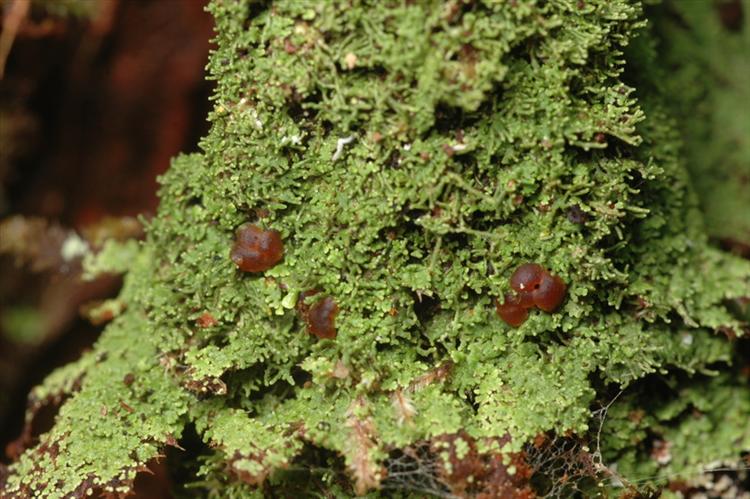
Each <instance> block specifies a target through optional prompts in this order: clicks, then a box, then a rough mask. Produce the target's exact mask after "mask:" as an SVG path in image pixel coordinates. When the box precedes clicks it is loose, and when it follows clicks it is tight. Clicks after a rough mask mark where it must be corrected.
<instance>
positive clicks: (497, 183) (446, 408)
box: [3, 0, 750, 497]
mask: <svg viewBox="0 0 750 499" xmlns="http://www.w3.org/2000/svg"><path fill="white" fill-rule="evenodd" d="M210 10H211V12H212V13H213V15H214V16H215V19H216V26H217V37H216V43H217V49H216V50H215V52H214V53H213V54H212V56H211V60H210V63H209V73H210V78H211V79H212V80H215V81H216V85H217V88H216V92H215V94H214V97H213V101H214V109H213V111H212V113H211V115H210V119H211V121H212V123H213V126H212V129H211V131H210V133H209V135H208V136H207V137H206V138H205V139H204V140H203V141H202V148H203V152H202V153H201V154H193V155H184V156H181V157H178V158H176V159H175V160H174V162H173V164H172V167H171V168H170V170H169V172H168V173H167V174H166V175H165V176H164V177H163V178H162V179H161V184H162V188H161V192H160V196H161V205H160V208H159V212H158V214H157V216H156V217H155V218H153V219H152V220H150V221H149V222H148V230H147V238H146V241H145V242H144V243H143V245H142V246H141V247H140V249H139V250H138V251H137V252H133V251H132V248H126V251H118V250H117V249H116V247H110V248H109V250H108V251H107V252H103V253H101V255H100V256H99V258H98V259H96V260H95V261H92V262H89V269H90V270H91V271H92V272H93V271H94V270H96V271H103V270H106V269H108V268H112V269H120V270H121V269H122V268H123V265H122V261H121V260H120V259H119V257H118V255H130V260H129V261H128V265H127V266H128V272H127V274H126V276H125V286H124V289H123V291H122V293H121V296H120V297H119V299H118V300H119V302H120V303H121V304H122V306H120V307H118V308H117V310H119V311H121V312H120V315H119V316H118V317H116V318H115V319H114V320H113V322H112V323H111V324H110V325H109V326H108V327H107V328H106V330H105V331H104V332H103V333H102V336H101V338H100V339H99V341H98V342H97V343H96V345H95V347H94V349H93V351H92V352H90V353H88V354H86V355H85V356H84V357H83V358H82V359H81V360H80V361H79V362H78V363H76V364H73V365H71V366H68V367H66V368H63V370H61V371H58V372H56V373H55V374H53V375H52V376H51V377H50V378H49V379H48V380H47V381H46V382H45V383H44V384H43V385H41V386H40V387H38V388H37V389H36V390H35V391H34V392H33V393H32V402H34V403H32V405H31V407H32V409H31V410H30V412H29V418H30V419H31V418H33V407H35V406H37V405H38V404H39V403H43V401H44V400H50V399H57V400H59V399H62V398H65V399H66V400H65V401H64V403H63V404H62V406H61V408H60V412H59V414H58V416H57V418H56V422H55V426H54V427H53V429H52V430H51V431H49V432H48V433H45V434H43V435H42V436H41V437H40V441H39V443H38V444H37V445H35V446H33V447H31V448H29V449H27V450H26V451H25V453H24V454H23V455H22V456H21V457H20V459H19V460H18V461H17V462H15V463H14V464H12V465H11V466H10V467H9V468H8V470H7V472H6V477H5V478H4V479H3V480H4V487H5V491H6V493H7V494H9V495H11V496H13V495H19V496H23V495H28V494H31V495H34V496H40V497H41V496H63V495H66V494H72V493H76V492H78V493H81V492H86V491H88V490H91V491H95V490H106V491H114V492H126V491H127V490H129V488H130V487H131V486H132V480H133V478H134V476H135V475H136V473H137V472H138V471H139V470H142V469H144V468H145V467H146V466H147V464H148V463H149V462H151V461H152V460H154V459H156V458H158V457H160V456H162V455H163V454H164V452H165V449H166V448H167V447H168V446H174V445H179V441H180V438H181V436H182V435H183V432H184V431H185V430H186V428H189V429H190V431H191V432H193V431H194V432H195V433H196V434H197V436H198V438H200V439H202V441H203V442H205V444H206V445H205V446H203V447H201V449H202V451H201V452H200V453H199V454H198V455H193V456H188V458H187V459H192V460H193V461H194V462H195V463H196V464H195V466H194V468H193V469H194V470H196V473H197V476H194V477H193V480H194V483H192V484H191V485H192V488H190V489H189V490H192V491H193V493H196V494H198V495H200V496H206V495H209V496H213V497H247V496H253V495H258V496H262V495H263V493H264V492H270V491H277V492H279V491H281V492H279V493H281V494H282V495H284V492H283V491H287V492H289V491H292V490H293V491H297V492H299V493H300V494H302V493H304V494H308V495H314V494H315V493H316V491H317V492H320V491H328V492H330V493H332V494H335V495H351V494H354V493H357V494H370V495H372V496H373V497H374V496H378V495H379V494H381V493H382V491H384V490H388V491H389V492H388V493H389V494H392V492H390V491H391V490H392V489H394V488H395V489H399V490H401V492H398V493H403V494H409V493H410V492H409V490H410V489H411V490H415V491H420V490H421V491H425V490H426V491H428V492H433V493H444V494H448V493H464V492H465V493H469V492H467V491H471V493H481V492H484V493H488V494H491V493H495V494H499V493H500V492H499V491H505V490H507V486H508V484H510V483H515V482H514V480H520V479H522V478H526V479H529V478H530V476H529V475H530V474H531V473H532V472H533V471H539V472H540V473H544V470H541V471H540V470H532V471H529V467H528V466H527V465H526V464H525V463H524V462H522V460H521V457H522V456H523V455H526V454H528V455H531V454H533V449H535V448H541V447H543V446H544V445H545V444H544V441H545V438H547V437H544V438H542V437H543V436H544V435H552V434H557V435H561V436H562V435H566V436H567V437H566V438H568V439H570V441H578V442H581V445H580V449H583V450H581V451H580V452H584V451H586V452H588V450H587V449H590V451H591V452H590V454H587V456H588V457H587V458H586V459H589V461H588V464H589V465H590V466H589V468H591V470H592V471H591V473H590V474H591V475H592V476H594V477H595V478H600V477H601V476H605V475H606V476H607V477H612V475H613V474H614V472H613V471H612V470H613V469H614V467H613V466H612V465H614V464H615V463H616V462H618V460H621V461H622V465H620V468H619V469H620V470H621V472H622V473H621V474H622V476H621V477H618V479H617V480H616V481H614V480H610V481H609V482H607V484H608V486H609V487H616V486H621V485H623V484H628V483H630V482H629V480H628V475H627V474H628V473H631V472H632V473H633V474H637V473H640V472H643V471H644V470H646V472H647V473H649V476H652V477H653V479H652V480H651V482H652V483H654V484H658V483H659V475H660V474H661V475H663V476H665V475H666V474H667V473H680V472H683V471H685V470H686V469H688V467H690V466H693V465H695V464H696V463H708V462H710V461H713V460H715V459H719V458H720V459H728V458H730V457H731V456H734V457H736V458H739V455H740V452H741V451H742V450H743V449H744V450H747V449H748V448H750V440H749V437H748V434H747V428H746V427H743V425H742V424H741V421H743V420H744V421H747V418H748V417H750V404H748V403H742V404H740V405H736V406H732V408H731V410H730V409H727V410H723V409H721V407H723V406H722V405H721V404H720V403H719V402H716V403H715V404H714V402H711V400H709V399H711V397H712V396H711V395H708V394H707V393H706V392H705V390H704V389H703V388H702V387H703V386H704V385H706V386H708V385H710V386H712V387H715V388H716V393H717V395H716V396H717V397H720V396H725V395H727V394H729V393H730V392H731V393H735V392H736V394H737V396H738V397H740V398H742V397H744V399H743V400H745V399H747V397H748V389H747V387H746V385H745V386H742V385H741V384H740V383H739V381H737V380H738V379H739V378H737V377H736V376H734V375H733V374H731V373H734V371H732V370H731V369H730V368H729V367H728V366H729V365H730V364H731V362H732V360H733V359H736V358H737V355H736V353H735V343H733V342H732V341H730V340H729V339H728V336H732V337H734V336H741V335H742V331H743V329H742V328H743V324H742V323H741V321H740V319H739V317H738V316H737V315H736V314H735V313H734V311H733V309H732V307H731V304H732V302H733V300H737V299H739V298H741V297H744V296H749V295H750V265H749V264H748V262H747V261H744V260H741V259H739V258H736V257H733V256H731V255H729V254H727V253H723V252H722V251H720V250H718V249H716V248H714V247H713V246H711V245H710V244H709V240H708V237H707V233H706V230H705V228H704V223H703V218H702V214H701V212H700V210H699V204H698V201H697V197H696V195H695V193H694V189H693V186H692V184H691V181H690V178H689V176H688V171H687V169H686V167H685V164H686V163H685V161H684V159H683V156H682V152H681V148H680V138H679V135H678V132H677V127H676V126H675V123H674V121H673V118H672V115H671V114H670V113H671V112H672V111H671V109H672V107H670V105H668V104H667V99H666V97H665V96H664V92H663V91H662V90H661V89H660V88H659V86H658V85H657V84H656V82H657V80H658V75H659V72H658V64H659V63H658V60H657V59H656V57H655V54H654V51H653V43H654V42H653V40H654V38H653V37H651V36H647V34H646V28H645V24H646V23H645V20H644V19H645V17H644V13H643V11H642V8H641V6H640V4H639V3H638V2H635V1H625V0H586V1H579V0H556V1H550V2H546V1H541V0H538V1H535V0H517V1H509V2H491V1H486V2H485V1H476V2H463V1H443V0H440V1H438V0H435V1H417V2H398V1H393V2H380V1H377V2H357V3H355V4H351V3H350V2H319V1H300V0H293V1H292V0H289V1H276V2H272V3H270V4H266V3H260V2H253V1H250V0H241V1H230V0H214V1H213V2H212V4H211V6H210ZM636 37H640V38H638V41H637V43H636V44H635V45H633V43H631V42H633V41H634V40H636ZM744 160H745V161H747V158H744ZM248 222H250V223H253V224H255V225H257V226H259V227H261V228H263V229H272V230H276V231H279V232H280V233H281V235H282V238H283V241H284V258H283V261H282V262H281V263H279V264H278V265H276V266H274V267H272V268H271V269H269V270H267V271H265V272H263V273H243V272H241V271H240V270H238V269H237V267H236V266H235V264H234V263H233V262H232V260H231V259H230V249H231V247H232V245H233V242H234V237H235V236H234V234H235V231H236V229H237V228H238V227H240V226H242V225H243V224H245V223H248ZM525 262H537V263H540V264H541V265H543V266H545V267H546V268H548V269H550V271H551V272H552V273H553V274H555V275H558V276H560V277H561V278H562V279H563V280H564V281H565V283H566V284H567V289H568V291H567V297H566V300H565V302H564V303H563V305H562V306H561V307H560V308H559V309H558V310H557V311H555V312H554V313H551V314H550V313H542V312H539V311H533V312H532V313H531V314H530V316H529V318H528V320H526V322H525V323H523V324H522V325H521V326H520V327H518V328H512V327H510V326H508V325H507V324H505V323H504V322H503V321H501V320H500V319H499V318H498V317H497V315H496V313H495V309H494V300H495V299H496V298H499V297H502V296H504V294H505V293H506V292H508V291H509V290H510V289H509V286H508V279H509V276H510V275H511V273H512V272H513V270H514V269H515V268H516V267H518V265H520V264H522V263H525ZM92 269H94V270H92ZM311 289H315V290H318V291H319V292H320V293H322V294H324V295H325V296H330V297H333V299H335V302H336V304H337V306H338V315H337V316H336V319H335V320H336V331H337V334H336V337H335V339H318V338H316V337H315V336H312V335H310V334H308V332H307V329H306V325H305V322H304V321H303V320H302V319H301V318H300V316H299V313H298V311H297V306H296V305H297V301H298V297H299V295H300V294H301V293H302V292H304V291H308V290H311ZM321 296H322V295H321ZM720 371H725V373H724V374H721V375H719V376H716V377H713V378H710V377H707V376H711V375H712V374H715V373H716V372H720ZM655 376H662V377H666V378H674V379H678V378H679V379H681V380H682V381H681V382H682V383H684V384H685V386H686V388H685V389H684V392H683V393H684V396H683V397H681V398H679V399H678V400H674V401H672V402H669V401H668V400H666V399H665V400H662V401H661V402H662V403H663V404H664V407H661V408H655V407H654V404H653V403H652V402H653V401H649V400H645V401H644V397H645V398H646V399H648V397H647V395H648V390H647V388H644V387H647V386H648V385H647V382H648V380H650V379H653V377H655ZM733 376H734V377H733ZM738 376H739V375H738ZM692 383H694V384H692ZM619 389H622V390H624V393H625V395H623V396H622V397H621V398H620V399H619V400H618V401H617V402H616V403H615V404H613V405H612V406H611V407H610V412H611V414H612V418H611V424H610V425H609V426H606V427H604V428H603V427H602V426H601V424H600V423H601V417H600V416H601V411H597V408H599V407H601V405H602V404H603V403H606V400H607V398H608V397H611V395H612V393H615V392H617V390H619ZM644 393H645V395H644ZM721 394H723V395H721ZM724 400H726V399H724ZM670 404H671V405H670ZM712 404H713V405H712ZM688 406H693V407H699V408H702V409H701V410H703V414H704V415H705V417H706V418H707V419H705V420H704V423H701V424H702V425H703V426H701V429H702V430H706V431H709V432H711V433H710V435H711V437H708V436H707V437H706V438H710V439H711V441H712V442H713V443H714V445H712V446H701V447H697V446H696V445H695V444H696V441H694V440H691V439H690V438H689V435H688V436H686V435H685V434H682V436H679V435H674V438H673V437H672V433H678V432H679V431H680V430H679V429H678V428H679V427H676V426H674V425H671V426H670V422H671V421H674V420H675V418H677V417H678V416H679V413H680V411H683V410H685V408H687V407H688ZM637 409H641V410H643V411H644V414H645V415H644V417H643V418H641V420H640V421H641V422H642V424H641V425H640V426H639V425H634V424H633V425H628V424H627V421H630V420H629V419H627V417H625V418H623V417H621V416H622V414H627V413H628V410H637ZM717 411H718V412H717ZM722 417H726V418H729V419H727V420H726V424H725V425H722V424H720V423H721V421H722V419H721V418H722ZM743 418H744V419H743ZM643 425H646V426H647V427H649V428H656V427H659V425H663V428H662V427H659V428H662V429H663V431H664V433H663V435H664V438H665V439H667V438H672V440H673V441H674V445H675V446H676V447H673V449H675V448H678V447H679V445H680V442H685V444H686V445H688V444H690V445H692V446H693V447H691V448H694V449H698V450H697V451H696V452H693V453H691V454H690V455H691V456H692V457H691V458H690V459H676V460H674V461H672V462H671V464H670V467H669V468H660V467H659V466H658V463H656V465H653V463H652V462H651V461H650V460H651V457H650V456H649V455H648V454H647V453H646V455H645V456H644V445H646V444H644V443H643V442H645V441H646V440H647V439H646V438H645V437H644V438H640V437H639V435H643V434H644V433H643V432H644V431H647V430H645V429H644V428H646V427H645V426H643ZM696 428H697V427H695V428H694V429H693V430H691V431H694V430H695V429H696ZM441 442H442V444H441ZM446 442H447V443H446ZM722 443H727V444H728V445H727V446H723V445H720V444H722ZM595 444H596V447H595V446H594V445H595ZM446 446H447V447H446ZM727 449H731V451H728V450H727ZM521 451H525V452H521ZM673 452H674V450H673ZM426 454H430V455H433V458H434V462H432V464H431V465H430V466H427V467H425V468H420V469H419V470H418V472H415V473H414V474H416V475H418V476H417V477H416V478H415V479H412V480H406V479H405V478H403V473H401V474H399V470H402V468H400V467H398V466H396V465H395V464H394V463H397V462H399V463H403V462H404V461H403V456H408V457H409V459H411V461H410V462H416V461H418V460H419V459H422V457H424V456H425V455H426ZM576 455H578V454H576ZM478 456H489V457H483V458H480V457H478ZM418 457H419V459H417V458H418ZM584 457H585V456H584ZM584 457H580V458H576V459H577V460H578V461H577V462H578V464H577V465H580V466H579V468H585V466H583V465H582V464H581V463H582V462H583V461H585V459H584ZM496 458H497V459H496ZM183 459H186V458H183ZM425 459H426V458H425ZM493 459H494V460H493ZM498 459H499V460H498ZM469 462H470V463H472V465H471V467H470V469H471V470H472V471H471V473H472V474H470V476H463V477H462V478H458V474H459V473H458V472H457V469H459V468H460V469H466V468H469V467H468V465H467V466H464V467H463V468H461V467H460V466H458V465H462V466H463V465H465V464H466V463H469ZM477 463H480V464H482V465H483V466H485V468H487V469H491V470H492V473H489V472H487V471H486V470H485V471H480V469H479V468H480V466H479V464H477ZM569 464H570V465H571V466H573V465H574V464H575V463H569ZM399 466H400V465H399ZM691 469H692V468H691ZM524 473H525V474H524ZM566 476H568V475H566ZM300 477H301V478H300ZM472 477H476V480H474V479H473V478H472ZM508 477H510V478H508ZM412 478H414V477H412ZM502 480H505V481H504V482H503V481H502ZM501 482H502V483H501ZM602 483H603V482H602ZM632 483H637V481H636V480H633V481H632ZM477 484H482V485H481V486H482V487H485V488H483V489H481V490H478V487H479V485H477ZM472 487H473V488H472ZM502 487H506V488H502ZM519 487H520V486H519ZM597 487H599V486H598V485H597V484H594V488H595V489H596V488H597ZM606 488H607V487H599V488H598V489H597V490H600V492H599V493H603V492H602V491H603V490H605V489H606ZM186 490H187V489H186ZM519 490H521V489H519ZM524 490H525V489H524ZM550 490H553V491H556V493H562V492H561V491H565V490H568V491H569V489H566V488H565V487H563V488H560V487H552V488H551V489H550ZM415 493H416V494H418V493H419V492H415ZM541 493H542V492H540V494H541ZM544 493H546V494H547V495H549V494H552V492H549V491H548V492H544ZM298 495H299V494H298ZM299 496H302V495H299Z"/></svg>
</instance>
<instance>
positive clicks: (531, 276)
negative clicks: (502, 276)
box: [495, 263, 567, 327]
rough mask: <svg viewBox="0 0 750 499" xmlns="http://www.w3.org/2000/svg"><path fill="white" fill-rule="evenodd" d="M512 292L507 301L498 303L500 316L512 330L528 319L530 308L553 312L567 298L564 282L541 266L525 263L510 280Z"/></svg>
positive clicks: (506, 296) (497, 301)
mask: <svg viewBox="0 0 750 499" xmlns="http://www.w3.org/2000/svg"><path fill="white" fill-rule="evenodd" d="M510 287H511V288H512V289H513V293H507V294H506V295H505V300H504V301H503V303H500V301H499V300H496V301H495V309H496V310H497V315H499V316H500V318H501V319H503V320H504V321H505V322H507V323H508V324H510V325H511V326H513V327H518V326H520V325H521V324H523V323H524V321H526V319H527V318H528V317H529V309H530V308H533V307H537V308H539V309H541V310H544V311H545V312H554V311H555V310H556V309H557V307H559V306H560V304H561V303H562V301H563V299H564V298H565V291H566V289H567V288H566V286H565V283H564V282H563V281H562V279H560V278H559V277H558V276H556V275H552V274H550V273H549V272H547V270H545V269H544V267H542V266H541V265H539V264H536V263H524V264H523V265H521V266H520V267H518V268H517V269H516V271H515V272H513V275H512V276H511V277H510Z"/></svg>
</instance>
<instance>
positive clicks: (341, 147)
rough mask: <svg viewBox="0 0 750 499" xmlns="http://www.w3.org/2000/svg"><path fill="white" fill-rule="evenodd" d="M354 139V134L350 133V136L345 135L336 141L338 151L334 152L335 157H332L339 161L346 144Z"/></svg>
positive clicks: (333, 159)
mask: <svg viewBox="0 0 750 499" xmlns="http://www.w3.org/2000/svg"><path fill="white" fill-rule="evenodd" d="M353 140H354V135H349V136H348V137H343V138H341V139H339V140H337V141H336V151H335V152H334V153H333V157H332V158H331V160H332V161H337V160H338V159H339V158H340V157H341V154H343V152H344V146H345V145H347V144H349V143H351V142H352V141H353Z"/></svg>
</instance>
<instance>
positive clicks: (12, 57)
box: [0, 0, 213, 497]
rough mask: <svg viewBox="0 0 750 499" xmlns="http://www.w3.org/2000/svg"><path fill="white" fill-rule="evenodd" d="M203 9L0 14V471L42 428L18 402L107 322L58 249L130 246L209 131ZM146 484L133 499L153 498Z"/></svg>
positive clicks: (179, 5) (189, 0) (80, 6)
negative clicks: (170, 174) (167, 175)
mask: <svg viewBox="0 0 750 499" xmlns="http://www.w3.org/2000/svg"><path fill="white" fill-rule="evenodd" d="M205 3H206V1H205V0H33V1H32V0H0V6H1V7H2V14H3V22H2V25H3V27H2V30H3V31H2V35H0V67H1V68H2V69H0V72H2V73H3V76H2V79H1V80H0V443H1V444H2V446H1V447H0V450H2V451H3V452H2V457H1V458H0V459H1V460H2V461H3V462H8V461H9V460H11V459H12V458H13V457H15V455H16V454H17V452H18V450H19V449H20V448H21V447H26V446H28V445H29V444H33V441H34V439H35V438H36V435H38V434H39V433H40V432H43V431H45V430H46V429H48V428H49V427H50V426H51V423H52V416H53V414H54V410H55V408H50V409H48V410H46V411H42V412H40V413H38V414H37V415H36V416H35V417H34V418H33V420H32V421H31V422H30V424H29V425H28V427H27V428H26V429H24V409H25V407H26V405H27V395H28V392H29V390H30V389H31V387H33V386H34V385H35V384H37V383H39V382H40V381H41V380H42V379H43V378H44V377H45V376H46V375H47V374H49V373H50V372H51V371H52V370H54V369H55V368H56V367H59V366H61V365H63V364H65V363H67V362H69V361H71V360H74V359H76V358H77V357H78V356H79V355H80V353H81V352H82V351H83V350H85V349H87V348H89V347H90V345H91V344H92V343H93V342H94V341H96V338H97V336H98V334H99V332H100V331H101V329H102V328H103V324H102V323H103V322H105V321H106V318H102V317H89V318H85V317H84V316H85V315H86V310H88V309H90V308H91V306H92V304H96V303H98V301H101V300H104V299H106V298H109V297H113V296H114V295H116V294H117V291H118V289H119V286H120V284H121V283H120V279H119V278H118V277H114V276H112V277H108V278H102V279H98V280H96V281H93V282H87V283H84V282H81V280H80V279H79V274H80V262H79V261H76V260H73V261H66V260H64V259H63V258H61V256H60V254H61V248H62V246H63V245H64V243H65V241H66V240H69V239H70V237H71V236H72V235H75V234H77V235H80V237H81V238H82V240H83V241H86V243H87V244H89V245H90V246H92V247H96V245H97V244H98V243H100V242H101V240H102V239H103V238H105V237H115V238H125V237H139V236H140V233H141V230H142V229H141V226H140V223H139V222H138V221H137V219H135V218H133V217H135V216H137V215H142V216H144V217H146V218H148V216H149V215H150V214H152V213H154V210H155V209H156V206H157V197H156V190H157V182H156V177H157V176H158V175H159V174H161V173H162V172H164V171H165V170H166V169H167V167H168V166H169V162H170V158H171V157H173V156H175V155H176V154H178V153H179V152H190V151H195V150H197V148H198V145H197V144H198V140H199V138H200V137H201V136H202V135H204V134H205V132H206V130H207V127H208V125H207V122H206V114H207V112H208V109H209V101H208V96H209V94H210V90H211V88H210V85H209V84H208V83H206V82H205V81H204V66H205V64H206V62H207V58H208V52H209V48H210V39H211V37H212V36H213V34H212V20H211V17H210V15H209V14H208V13H206V12H205V11H204V7H205ZM3 70H4V71H3ZM72 231H75V232H72ZM74 238H75V237H74ZM82 312H83V313H82ZM92 322H93V323H92ZM154 471H155V472H156V475H155V476H156V479H154V478H151V479H146V480H142V482H143V483H141V493H140V494H139V495H141V496H143V497H147V496H148V497H163V496H164V490H165V489H164V488H160V487H163V486H164V485H165V484H164V483H163V481H162V483H160V480H159V479H158V477H159V470H154ZM148 490H150V492H149V491H148Z"/></svg>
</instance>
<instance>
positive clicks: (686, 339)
mask: <svg viewBox="0 0 750 499" xmlns="http://www.w3.org/2000/svg"><path fill="white" fill-rule="evenodd" d="M682 344H683V345H684V346H686V347H689V346H690V345H692V344H693V335H692V334H690V333H685V334H683V335H682Z"/></svg>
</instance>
